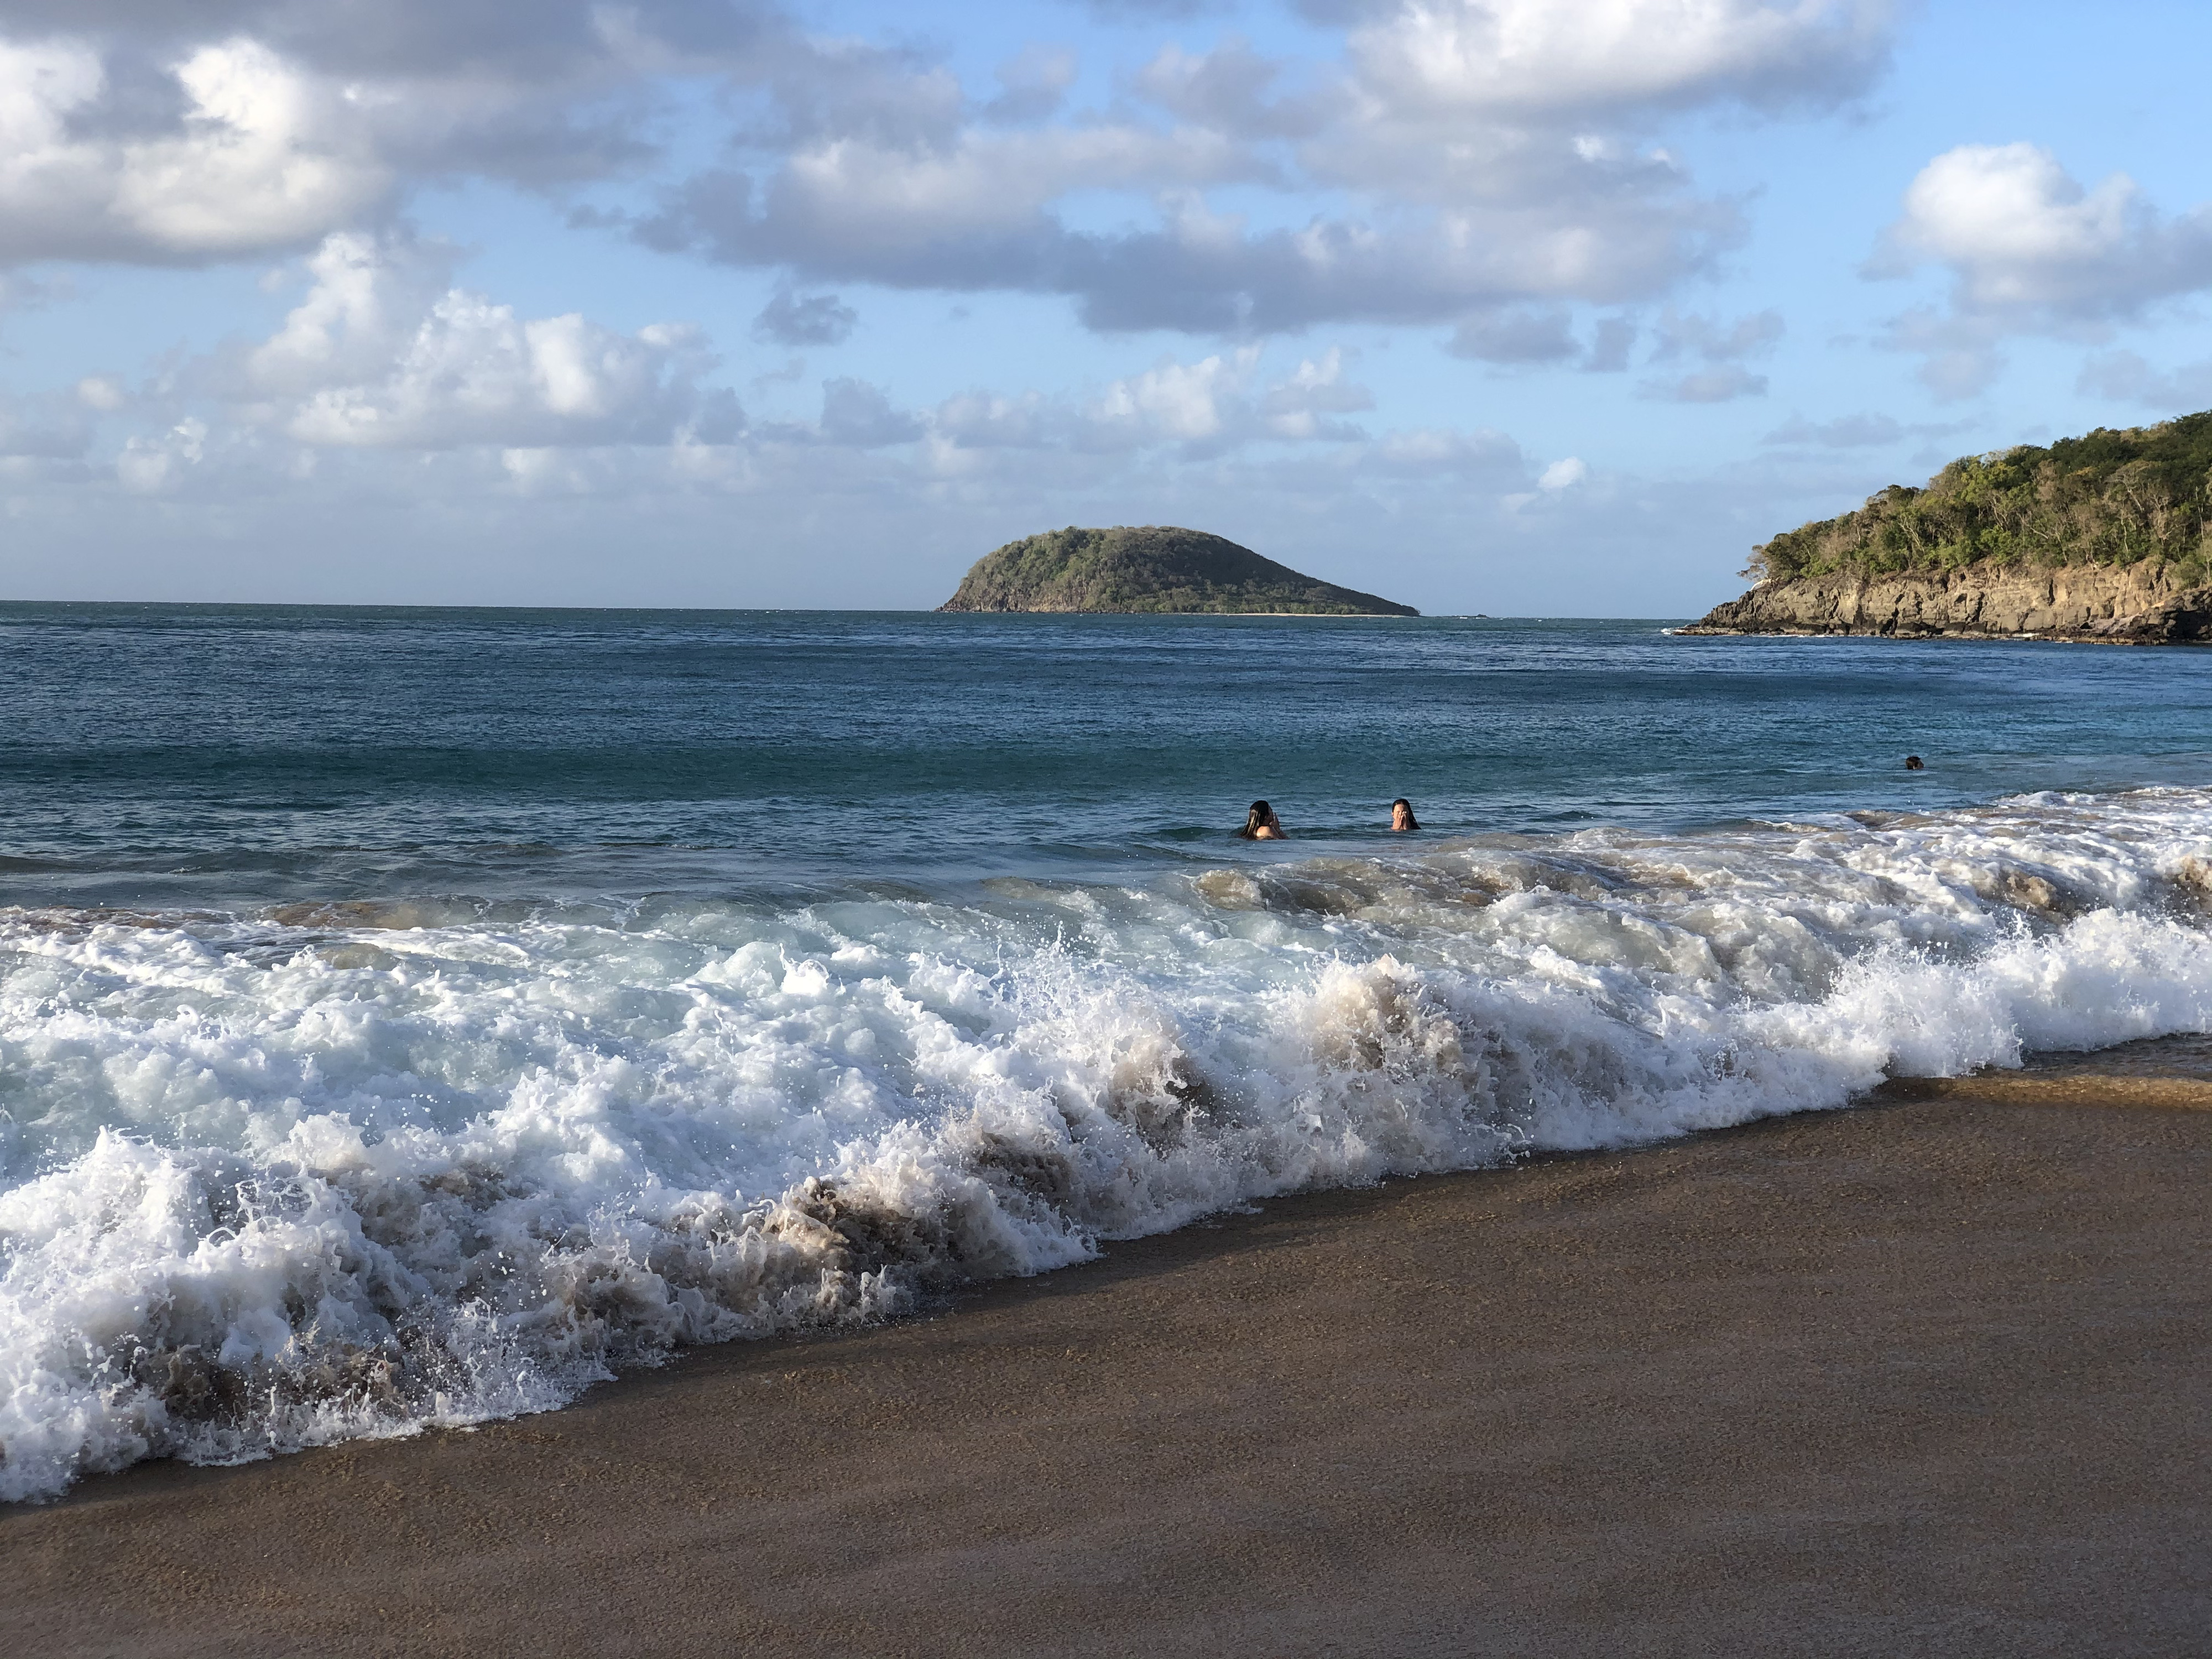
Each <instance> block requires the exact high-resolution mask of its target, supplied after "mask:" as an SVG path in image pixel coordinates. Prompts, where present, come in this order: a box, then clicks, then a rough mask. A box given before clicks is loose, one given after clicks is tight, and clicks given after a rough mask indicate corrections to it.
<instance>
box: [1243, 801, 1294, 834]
mask: <svg viewBox="0 0 2212 1659" xmlns="http://www.w3.org/2000/svg"><path fill="white" fill-rule="evenodd" d="M1289 839H1290V837H1289V836H1285V834H1284V833H1283V821H1282V820H1281V819H1280V818H1279V817H1276V816H1275V809H1274V808H1273V807H1272V806H1270V805H1267V802H1265V801H1263V800H1255V801H1254V802H1253V803H1252V810H1251V811H1249V812H1247V813H1246V814H1245V815H1244V827H1243V829H1239V830H1238V831H1237V840H1239V841H1287V840H1289Z"/></svg>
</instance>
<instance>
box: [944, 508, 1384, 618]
mask: <svg viewBox="0 0 2212 1659" xmlns="http://www.w3.org/2000/svg"><path fill="white" fill-rule="evenodd" d="M937 608H938V609H939V611H1106V612H1120V613H1130V612H1185V613H1190V612H1195V613H1207V614H1216V615H1220V614H1237V613H1243V614H1244V615H1248V616H1249V615H1254V614H1267V613H1274V614H1278V615H1295V616H1312V617H1418V616H1419V615H1420V614H1421V613H1420V612H1419V611H1416V610H1414V609H1413V606H1411V605H1394V604H1392V603H1391V602H1390V601H1389V599H1376V597H1375V595H1373V594H1372V593H1360V592H1354V591H1353V590H1352V589H1351V588H1349V587H1339V586H1336V584H1335V583H1334V582H1325V581H1322V580H1319V579H1318V578H1316V577H1313V576H1305V575H1301V574H1298V572H1297V571H1295V570H1293V569H1291V568H1290V567H1289V566H1288V565H1281V564H1277V563H1276V562H1274V561H1273V559H1266V558H1262V557H1261V556H1260V555H1258V554H1257V553H1255V552H1254V551H1253V550H1251V549H1250V548H1249V547H1239V546H1238V545H1237V544H1236V543H1235V542H1232V541H1230V540H1228V539H1227V538H1224V537H1220V536H1209V535H1207V534H1206V532H1204V531H1202V530H1178V529H1176V528H1175V527H1174V526H1167V525H1145V526H1128V525H1117V526H1115V527H1114V528H1113V529H1111V530H1079V529H1078V528H1077V527H1076V526H1073V525H1070V526H1068V527H1067V528H1066V529H1065V530H1048V531H1047V532H1044V533H1043V534H1042V535H1041V536H1024V538H1022V539H1021V540H1019V541H1018V542H1008V543H1007V544H1006V545H1005V546H1004V547H1002V548H1000V549H999V550H997V551H996V552H993V553H987V554H986V555H984V556H983V557H981V558H980V559H978V560H976V561H975V564H974V565H973V566H972V567H971V568H969V572H968V574H967V576H966V577H965V578H964V579H963V580H962V581H961V584H960V591H959V592H957V593H955V594H954V595H953V596H952V597H951V599H947V600H946V601H945V603H944V604H943V605H939V606H938V607H937Z"/></svg>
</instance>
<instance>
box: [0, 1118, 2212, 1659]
mask: <svg viewBox="0 0 2212 1659" xmlns="http://www.w3.org/2000/svg"><path fill="white" fill-rule="evenodd" d="M2045 1080H2046V1081H2048V1080H2050V1079H2048V1078H2046V1079H2045ZM2060 1085H2061V1086H2060V1087H2059V1088H2058V1090H2057V1091H2056V1092H2046V1093H2045V1094H2044V1095H2043V1096H2041V1097H2038V1098H2034V1099H2018V1100H2015V1099H1977V1098H1973V1097H1972V1094H1971V1091H1964V1092H1954V1094H1953V1095H1952V1096H1951V1097H1947V1098H1932V1099H1922V1100H1917V1101H1909V1102H1899V1103H1888V1104H1881V1105H1875V1106H1869V1107H1866V1108H1863V1109H1858V1110H1855V1111H1850V1112H1845V1113H1838V1114H1833V1115H1825V1116H1820V1117H1814V1118H1797V1119H1791V1120H1786V1121H1779V1122H1774V1123H1769V1124H1765V1125H1759V1126H1755V1127H1752V1128H1749V1129H1744V1130H1738V1131H1733V1132H1729V1133H1720V1134H1713V1135H1708V1136H1704V1137H1700V1138H1699V1139H1694V1140H1691V1141H1687V1142H1683V1143H1680V1144H1677V1145H1674V1146H1666V1147H1662V1148H1658V1149H1655V1150H1651V1151H1647V1152H1636V1153H1632V1154H1625V1155H1607V1156H1602V1157H1593V1158H1564V1159H1558V1160H1554V1161H1550V1162H1547V1163H1543V1164H1537V1165H1534V1166H1531V1167H1528V1168H1525V1169H1522V1170H1508V1171H1498V1172H1492V1173H1484V1174H1474V1175H1466V1176H1444V1177H1432V1178H1429V1179H1425V1180H1420V1181H1413V1182H1393V1183H1391V1184H1389V1185H1388V1186H1385V1187H1383V1188H1379V1189H1376V1190H1372V1191H1367V1192H1359V1193H1351V1194H1320V1195H1316V1196H1312V1197H1307V1198H1301V1199H1296V1200H1285V1201H1283V1202H1279V1203H1276V1204H1273V1205H1270V1206H1267V1209H1266V1210H1265V1212H1262V1213H1260V1214H1256V1215H1250V1216H1243V1217H1238V1218H1231V1219H1230V1220H1227V1221H1225V1222H1224V1223H1222V1224H1220V1225H1214V1226H1209V1227H1202V1228H1196V1229H1193V1230H1190V1231H1186V1232H1183V1233H1181V1234H1178V1235H1176V1236H1174V1237H1167V1238H1162V1239H1155V1240H1149V1241H1145V1242H1142V1243H1135V1244H1128V1245H1117V1246H1115V1247H1114V1248H1113V1249H1112V1250H1111V1252H1110V1254H1109V1255H1108V1257H1107V1258H1106V1259H1105V1260H1104V1261H1101V1262H1099V1263H1097V1264H1094V1265H1092V1266H1090V1267H1083V1268H1079V1269H1075V1270H1073V1271H1070V1272H1067V1273H1060V1274H1057V1275H1054V1276H1052V1277H1049V1278H1046V1279H1037V1280H1031V1281H1029V1282H1026V1283H1020V1284H1012V1285H999V1286H995V1287H993V1288H991V1289H988V1290H987V1291H982V1292H981V1293H980V1294H977V1295H975V1296H973V1297H968V1298H966V1299H965V1300H963V1302H962V1303H961V1304H959V1305H958V1306H957V1307H956V1308H954V1309H953V1310H950V1311H948V1312H946V1313H945V1314H943V1315H941V1316H936V1317H933V1318H930V1319H927V1320H923V1321H920V1322H913V1323H909V1324H906V1325H902V1326H898V1327H894V1328H886V1329H879V1330H874V1331H869V1332H864V1333H860V1334H854V1335H852V1336H848V1337H840V1338H834V1339H820V1340H808V1341H799V1342H779V1343H774V1344H751V1345H738V1346H730V1347H726V1348H721V1349H717V1350H713V1351H709V1352H701V1353H697V1354H695V1355H693V1356H691V1357H690V1358H686V1359H685V1360H684V1362H683V1363H682V1364H678V1365H676V1366H672V1367H671V1368H669V1369H667V1370H662V1371H659V1372H653V1373H648V1374H646V1375H643V1376H636V1377H632V1378H629V1379H626V1380H624V1381H623V1382H621V1383H615V1384H612V1385H610V1386H608V1387H605V1388H603V1389H599V1390H596V1391H594V1392H593V1393H592V1395H589V1396H588V1397H587V1398H586V1400H585V1401H583V1402H582V1403H580V1404H579V1405H578V1406H576V1407H574V1408H572V1409H570V1410H568V1411H567V1412H563V1413H556V1414H553V1415H549V1416H544V1417H538V1418H533V1419H526V1420H524V1421H521V1422H518V1423H513V1424H508V1425H499V1426H495V1427H491V1428H487V1429H483V1430H481V1431H477V1432H475V1433H469V1434H456V1433H447V1434H437V1435H429V1436H424V1437H420V1438H416V1439H413V1440H408V1441H399V1442H390V1443H378V1444H362V1443H356V1444H353V1445H349V1446H346V1447H342V1448H337V1449H331V1450H327V1451H320V1452H313V1453H308V1454H305V1455H298V1456H294V1457H288V1458H282V1459H278V1460H276V1461H274V1462H267V1463H261V1464H257V1465H252V1466H249V1467H246V1468H235V1469H193V1468H183V1467H179V1466H175V1465H160V1466H151V1467H147V1468H140V1469H137V1470H133V1471H131V1472H128V1473H126V1474H122V1475H118V1476H113V1477H108V1478H106V1479H100V1480H91V1481H88V1482H86V1483H84V1484H83V1485H82V1486H80V1487H79V1488H78V1490H77V1491H76V1493H75V1494H73V1495H72V1496H71V1497H70V1498H69V1499H68V1500H66V1501H65V1502H64V1503H61V1504H55V1505H52V1506H49V1507H46V1508H41V1509H27V1508H17V1509H13V1510H0V1586H4V1589H3V1590H0V1651H4V1652H6V1653H9V1654H16V1655H24V1656H47V1655H57V1656H58V1655H71V1654H117V1655H125V1654H128V1655H134V1656H158V1655H186V1654H190V1655H264V1654H267V1655H277V1654H287V1655H289V1654H310V1653H333V1654H335V1653H343V1654H349V1655H351V1654H360V1655H385V1654H390V1655H402V1654H405V1655H414V1654H451V1655H455V1656H472V1659H484V1656H495V1655H507V1654H520V1655H530V1656H563V1655H572V1654H623V1655H629V1654H635V1655H658V1654H679V1653H680V1654H687V1655H732V1654H744V1655H782V1654H807V1655H813V1654H825V1655H826V1654H847V1655H908V1654H912V1655H940V1654H941V1655H956V1654H957V1655H1000V1654H1005V1655H1016V1654H1018V1655H1063V1654H1064V1655H1100V1656H1109V1655H1110V1656H1122V1655H1133V1654H1165V1655H1185V1654H1188V1655H1222V1656H1262V1655H1278V1654H1281V1655H1290V1654H1298V1655H1304V1654H1315V1655H1319V1654H1332V1655H1352V1654H1360V1655H1368V1654H1371V1655H1389V1656H1413V1655H1423V1654H1438V1655H1443V1654H1453V1655H1458V1654H1483V1655H1529V1656H1545V1659H1559V1656H1576V1655H1594V1656H1595V1655H1602V1656H1616V1655H1644V1654H1650V1655H1691V1654H1697V1655H1747V1656H1749V1655H1759V1656H1772V1655H1785V1654H1820V1655H1831V1654H1832V1655H1844V1654H1866V1655H1882V1656H1893V1655H1899V1654H1916V1655H1926V1654H1957V1655H1975V1656H1988V1655H1996V1654H2006V1655H2040V1654H2050V1655H2065V1656H2080V1655H2107V1654H2161V1655H2171V1654H2184V1653H2196V1652H2204V1651H2206V1650H2209V1649H2212V1275H2208V1273H2207V1271H2206V1267H2207V1252H2206V1246H2207V1244H2208V1243H2212V1206H2208V1204H2207V1201H2206V1200H2207V1198H2208V1195H2212V1182H2208V1176H2212V1112H2207V1111H2203V1110H2193V1109H2173V1108H2174V1107H2175V1106H2177V1105H2182V1106H2186V1105H2188V1104H2191V1102H2187V1101H2180V1100H2167V1101H2165V1102H2164V1103H2156V1104H2145V1103H2142V1102H2141V1101H2139V1100H2136V1101H2130V1100H2128V1099H2125V1098H2123V1097H2122V1096H2123V1095H2124V1091H2121V1093H2120V1094H2118V1095H2116V1094H2114V1093H2113V1092H2112V1091H2110V1090H2102V1091H2100V1084H2099V1083H2098V1081H2097V1080H2096V1079H2082V1078H2080V1077H2074V1078H2071V1079H2060ZM2092 1107H2095V1108H2096V1109H2090V1108H2092Z"/></svg>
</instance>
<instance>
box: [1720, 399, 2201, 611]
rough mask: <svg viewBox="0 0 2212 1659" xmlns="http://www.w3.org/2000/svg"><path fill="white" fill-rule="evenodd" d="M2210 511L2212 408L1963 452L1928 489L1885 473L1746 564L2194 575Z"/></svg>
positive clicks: (1761, 571) (1790, 573) (1816, 571)
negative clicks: (2155, 564)
mask: <svg viewBox="0 0 2212 1659" xmlns="http://www.w3.org/2000/svg"><path fill="white" fill-rule="evenodd" d="M2208 513H2212V412H2208V413H2205V414H2202V415H2185V416H2182V417H2181V418H2180V419H2179V420H2172V421H2167V422H2164V423H2162V424H2161V425H2158V426H2148V427H2134V428H2128V429H2126V430H2124V431H2118V432H2115V431H2111V430H2108V429H2106V428H2099V429H2098V430H2096V431H2094V432H2092V433H2090V434H2089V435H2087V437H2082V438H2062V439H2060V440H2059V441H2057V443H2054V444H2052V445H2051V446H2050V447H2047V448H2039V447H2036V446H2034V445H2032V444H2022V445H2021V446H2020V447H2017V448H2015V449H2007V450H2001V451H1997V452H1994V453H1990V454H1987V455H1966V456H1961V457H1960V459H1957V460H1955V461H1953V462H1952V463H1951V464H1950V465H1948V466H1947V467H1945V468H1944V469H1943V470H1942V471H1941V472H1939V473H1937V474H1936V476H1935V477H1932V478H1930V479H1929V481H1928V483H1927V487H1926V488H1925V489H1913V488H1911V486H1910V485H1907V484H1892V485H1891V486H1890V487H1889V488H1888V489H1885V490H1883V491H1882V492H1881V494H1879V495H1875V496H1873V497H1871V498H1870V499H1869V501H1868V502H1867V504H1866V505H1865V506H1864V507H1859V508H1857V510H1856V511H1853V512H1850V513H1844V515H1843V516H1842V517H1840V518H1835V519H1823V520H1819V521H1818V522H1816V523H1813V524H1808V525H1804V526H1800V527H1799V528H1798V529H1796V530H1790V531H1785V532H1784V533H1783V534H1781V535H1779V536H1777V537H1776V538H1774V539H1773V540H1772V541H1771V542H1768V543H1767V544H1765V546H1764V547H1760V548H1758V549H1756V550H1753V554H1752V563H1751V568H1749V569H1747V570H1746V571H1745V572H1744V574H1745V575H1747V576H1753V577H1758V578H1761V579H1764V580H1777V579H1779V580H1788V579H1790V578H1791V577H1794V576H1817V575H1820V574H1824V573H1826V572H1828V571H1832V570H1843V569H1859V570H1865V571H1869V572H1887V571H1893V570H1949V569H1956V568H1960V567H1961V566H1964V565H1968V564H1972V563H1974V562H1978V561H1980V560H1984V559H1988V560H1995V561H1996V562H1999V563H2017V562H2027V563H2033V564H2046V565H2079V564H2121V565H2124V564H2134V563H2136V562H2137V561H2139V560H2142V559H2165V560H2167V561H2169V562H2172V563H2173V564H2175V565H2176V566H2178V567H2180V568H2179V569H2178V570H2177V571H2176V573H2175V574H2177V575H2179V576H2181V577H2182V578H2184V580H2185V582H2186V583H2187V584H2188V585H2191V586H2193V585H2195V584H2196V583H2197V582H2200V581H2203V580H2204V579H2205V577H2206V575H2207V574H2208V566H2212V544H2208V542H2207V538H2206V533H2207V524H2208Z"/></svg>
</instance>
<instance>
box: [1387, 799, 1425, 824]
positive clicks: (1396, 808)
mask: <svg viewBox="0 0 2212 1659" xmlns="http://www.w3.org/2000/svg"><path fill="white" fill-rule="evenodd" d="M1420 827H1421V821H1420V820H1419V818H1417V817H1414V816H1413V802H1411V801H1409V800H1407V799H1406V798H1405V797H1404V796H1403V795H1401V796H1399V797H1398V799H1395V800H1394V801H1392V802H1391V803H1390V828H1391V829H1393V830H1394V831H1395V830H1399V829H1419V828H1420Z"/></svg>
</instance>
